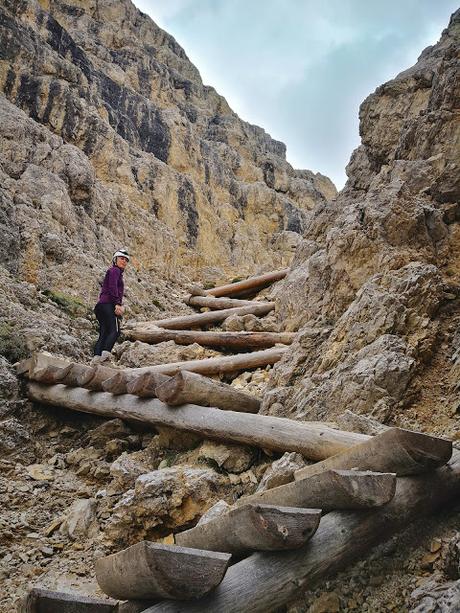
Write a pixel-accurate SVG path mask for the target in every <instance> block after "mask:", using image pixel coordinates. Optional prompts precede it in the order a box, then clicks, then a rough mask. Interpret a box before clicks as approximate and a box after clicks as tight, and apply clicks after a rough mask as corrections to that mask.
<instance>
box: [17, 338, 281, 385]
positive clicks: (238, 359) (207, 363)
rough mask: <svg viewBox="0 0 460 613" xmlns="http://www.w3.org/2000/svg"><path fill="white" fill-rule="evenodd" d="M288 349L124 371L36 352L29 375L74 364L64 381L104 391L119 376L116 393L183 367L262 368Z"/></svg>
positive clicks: (215, 370)
mask: <svg viewBox="0 0 460 613" xmlns="http://www.w3.org/2000/svg"><path fill="white" fill-rule="evenodd" d="M286 351H287V347H272V348H270V349H264V350H262V351H252V352H250V353H241V354H235V355H228V356H223V357H217V358H207V359H204V360H188V361H184V362H171V363H169V364H158V365H157V366H144V367H142V368H125V369H123V370H121V369H118V368H111V367H109V366H103V365H98V366H87V365H85V364H73V363H71V362H69V361H66V360H62V359H60V358H54V356H51V355H48V354H45V353H37V354H34V359H35V360H36V362H37V364H36V365H35V366H31V367H30V369H29V378H32V379H33V377H34V376H35V373H40V372H41V371H43V370H44V369H46V368H48V367H49V366H57V367H61V368H66V367H68V366H69V365H72V368H71V369H70V370H69V372H68V374H67V375H66V378H63V379H62V381H60V383H63V384H66V385H70V386H72V387H85V388H86V389H90V390H93V391H101V390H102V389H103V383H104V381H106V380H107V379H110V378H111V377H114V376H116V375H117V378H116V379H114V380H113V381H112V382H111V384H109V383H108V384H107V386H110V385H113V389H114V393H118V394H121V393H126V392H127V385H128V383H129V382H131V381H132V380H133V379H134V377H137V376H139V375H142V374H144V373H155V374H157V373H158V374H163V375H168V376H173V375H175V374H176V373H178V372H180V371H182V370H187V371H192V372H197V373H200V374H203V375H214V374H220V373H229V372H237V371H239V370H246V369H250V368H260V367H264V366H269V365H272V364H276V362H278V361H279V360H280V359H281V358H282V357H283V355H284V353H285V352H286ZM118 375H119V376H118ZM123 385H125V387H123ZM115 390H116V391H115Z"/></svg>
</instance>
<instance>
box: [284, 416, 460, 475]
mask: <svg viewBox="0 0 460 613" xmlns="http://www.w3.org/2000/svg"><path fill="white" fill-rule="evenodd" d="M451 456H452V443H451V441H447V440H446V439H443V438H439V437H436V436H429V435H428V434H422V433H420V432H412V431H410V430H403V429H401V428H390V429H388V430H386V431H385V432H382V433H381V434H378V435H376V436H373V437H371V438H369V439H368V440H367V441H365V442H363V443H361V444H360V445H356V447H353V448H351V449H347V450H345V451H343V452H340V453H339V454H337V455H335V456H333V457H330V458H327V459H326V460H323V461H322V462H318V463H317V464H312V465H310V466H305V467H304V468H301V469H299V470H297V471H296V472H295V473H294V478H295V479H296V481H297V480H299V479H305V478H306V477H310V476H311V475H315V474H318V473H320V472H323V471H325V470H328V469H336V468H339V469H352V468H357V469H359V470H372V471H375V472H392V473H396V474H397V475H398V476H402V475H413V474H417V473H422V472H426V471H429V470H433V469H434V468H437V467H439V466H442V465H443V464H446V463H447V462H448V461H449V459H450V457H451Z"/></svg>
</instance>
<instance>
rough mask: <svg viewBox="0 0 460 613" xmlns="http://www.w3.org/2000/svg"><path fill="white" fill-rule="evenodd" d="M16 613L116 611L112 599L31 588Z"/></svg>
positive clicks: (116, 606)
mask: <svg viewBox="0 0 460 613" xmlns="http://www.w3.org/2000/svg"><path fill="white" fill-rule="evenodd" d="M18 613H118V603H117V602H116V601H114V600H109V599H106V598H105V599H102V598H89V597H87V596H83V595H81V594H76V593H68V592H53V591H50V590H45V589H42V588H33V589H31V590H30V591H29V593H28V594H27V596H26V597H25V598H24V599H23V601H22V602H21V603H20V604H19V607H18Z"/></svg>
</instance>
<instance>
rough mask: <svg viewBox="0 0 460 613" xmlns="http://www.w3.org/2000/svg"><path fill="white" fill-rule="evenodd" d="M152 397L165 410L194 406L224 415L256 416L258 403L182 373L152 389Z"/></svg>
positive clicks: (189, 374) (210, 381)
mask: <svg viewBox="0 0 460 613" xmlns="http://www.w3.org/2000/svg"><path fill="white" fill-rule="evenodd" d="M155 394H156V397H157V398H158V399H159V400H161V401H162V402H164V403H166V404H167V405H169V406H178V405H180V404H187V403H191V404H198V405H200V406H203V407H217V408H218V409H222V410H224V411H238V412H242V413H258V411H259V409H260V400H259V399H258V398H255V397H254V396H251V395H250V394H247V393H246V392H242V391H239V390H237V389H235V388H234V387H232V386H231V385H227V384H226V383H220V382H219V381H213V380H212V379H208V378H207V377H202V376H201V375H199V374H197V373H194V372H190V371H186V370H182V371H181V372H178V373H177V374H176V375H174V377H172V378H170V379H168V381H166V382H164V383H163V384H162V385H160V386H158V387H157V388H156V389H155Z"/></svg>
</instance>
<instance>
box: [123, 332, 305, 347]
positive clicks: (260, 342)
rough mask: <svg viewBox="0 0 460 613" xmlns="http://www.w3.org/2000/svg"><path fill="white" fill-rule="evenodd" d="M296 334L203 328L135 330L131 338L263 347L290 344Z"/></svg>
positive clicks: (209, 345)
mask: <svg viewBox="0 0 460 613" xmlns="http://www.w3.org/2000/svg"><path fill="white" fill-rule="evenodd" d="M294 337H295V334H294V333H292V332H203V331H202V330H168V329H161V328H159V329H157V330H147V329H145V330H141V329H139V330H133V331H132V332H130V338H133V339H136V340H138V341H143V342H144V343H151V344H152V345H155V344H157V343H164V342H165V341H174V342H175V343H176V345H192V344H193V343H198V344H199V345H203V346H205V347H223V348H226V349H243V350H244V349H246V350H247V349H261V348H263V347H273V346H274V345H276V344H278V343H280V344H283V345H290V344H291V343H292V341H293V340H294Z"/></svg>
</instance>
